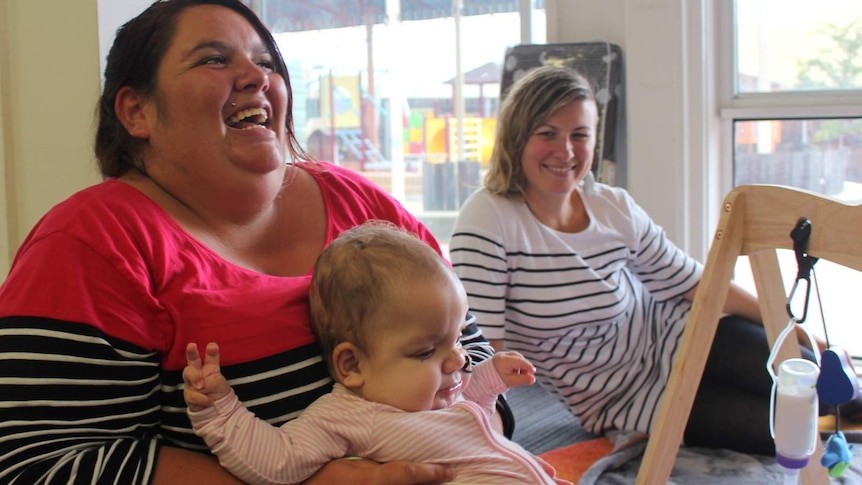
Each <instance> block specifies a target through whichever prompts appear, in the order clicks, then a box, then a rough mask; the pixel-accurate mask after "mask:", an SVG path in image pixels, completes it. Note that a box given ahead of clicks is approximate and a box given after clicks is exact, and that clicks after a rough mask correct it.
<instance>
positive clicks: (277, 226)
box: [0, 0, 491, 485]
mask: <svg viewBox="0 0 862 485" xmlns="http://www.w3.org/2000/svg"><path fill="white" fill-rule="evenodd" d="M99 108H100V109H99V120H98V121H99V126H98V132H97V135H96V157H97V159H98V161H99V167H100V169H101V172H102V174H103V175H104V177H105V181H104V182H102V183H100V184H97V185H95V186H93V187H89V188H87V189H84V190H82V191H81V192H79V193H77V194H75V195H73V196H72V197H70V198H69V199H67V200H66V201H64V202H62V203H60V204H58V205H57V206H56V207H54V208H53V209H51V210H50V211H49V212H48V213H47V214H46V215H45V216H44V217H43V218H42V220H41V221H40V222H39V223H38V225H37V226H36V227H35V228H34V229H33V231H32V232H31V233H30V235H29V236H28V237H27V239H26V240H25V241H24V243H23V244H22V246H21V248H20V249H19V251H18V253H17V255H16V257H15V259H14V262H13V264H12V268H11V271H10V273H9V275H8V277H7V279H6V280H5V283H4V284H3V286H2V287H0V483H17V484H28V485H30V484H48V483H51V484H53V483H63V484H66V483H123V484H150V485H163V484H178V483H206V484H207V485H218V484H236V483H239V482H238V481H237V479H236V478H234V477H233V476H231V475H230V474H229V473H228V472H227V471H226V470H224V469H223V468H222V467H221V466H220V465H219V464H218V462H217V461H216V460H215V459H214V458H213V457H212V456H211V455H209V453H208V451H207V449H206V445H205V444H204V443H203V441H202V440H201V439H200V438H197V437H196V436H195V435H194V433H193V432H192V428H191V424H190V422H189V419H188V416H187V415H186V406H185V403H184V401H183V389H182V375H181V372H182V370H183V367H184V366H185V347H186V343H187V342H210V341H216V342H219V343H220V344H221V345H222V348H223V349H226V348H229V349H230V350H229V351H226V352H225V355H230V356H231V358H230V359H231V360H230V361H226V362H223V363H222V364H223V367H222V371H223V372H224V375H225V376H226V377H227V378H228V380H229V381H230V382H231V384H232V385H233V386H234V388H235V390H236V393H237V395H238V396H239V397H240V398H241V399H242V400H243V401H244V402H246V403H248V404H249V406H250V408H251V409H252V411H253V412H255V413H256V414H257V415H258V416H259V417H261V418H263V419H265V420H267V421H268V422H270V423H271V424H274V425H278V424H280V423H283V422H286V421H288V420H290V419H292V418H294V417H295V416H296V415H298V414H299V413H300V412H301V411H302V410H303V409H305V407H306V406H308V404H310V403H311V402H312V401H314V400H315V399H317V398H318V397H320V396H321V395H323V394H326V393H328V392H329V391H330V389H331V388H332V380H331V379H330V377H329V375H328V373H327V368H326V364H325V363H324V362H323V360H322V359H321V350H320V348H319V347H318V344H317V342H316V341H315V339H314V336H313V334H312V332H311V328H310V325H309V316H308V288H309V282H310V279H311V274H312V267H313V266H314V263H315V260H316V259H317V257H318V255H319V254H320V253H321V251H322V249H323V248H324V247H325V246H327V245H328V244H329V243H330V242H331V241H332V240H334V239H335V238H336V237H337V236H338V235H339V234H340V233H341V232H343V231H345V230H347V229H348V228H351V227H353V226H356V225H359V224H361V223H363V222H365V221H366V220H368V219H383V220H387V221H390V222H392V223H393V224H395V225H396V226H398V227H401V228H403V229H405V230H407V231H409V232H411V233H414V234H416V235H417V236H418V237H420V238H421V239H422V240H424V241H425V242H427V243H428V244H429V245H431V246H432V247H433V248H434V249H435V250H436V251H437V252H438V253H439V252H440V249H439V246H438V245H437V243H436V242H435V240H434V238H433V236H432V235H431V233H430V232H429V231H428V230H427V229H426V228H425V227H424V226H423V225H422V224H420V223H419V222H418V221H417V220H416V219H415V218H414V217H413V216H411V215H410V214H409V213H408V212H407V211H406V210H405V209H404V208H403V207H401V205H399V204H398V203H397V202H396V201H395V200H394V199H392V198H391V197H389V196H388V195H387V194H385V193H384V192H382V191H380V190H379V189H378V188H376V187H375V186H374V185H372V184H371V183H370V182H367V181H366V180H364V179H362V178H361V177H359V176H357V175H355V174H353V173H352V172H349V171H345V170H343V169H340V168H338V167H335V166H332V165H329V164H324V163H316V162H308V161H303V160H304V158H305V156H304V154H303V152H302V149H301V148H300V147H299V145H298V143H297V140H296V138H295V131H294V126H293V118H292V113H291V108H292V96H291V89H290V82H289V78H288V73H287V70H286V69H285V64H284V61H283V59H282V57H281V54H280V53H279V51H278V48H277V46H276V44H275V42H274V41H273V38H272V36H271V34H270V33H269V32H268V31H267V29H266V28H265V27H264V25H263V24H262V23H261V21H260V20H259V19H258V18H257V17H256V16H255V14H254V13H253V12H252V11H251V10H249V9H248V8H247V7H246V6H245V4H244V3H243V2H241V1H240V0H162V1H157V2H155V3H153V4H152V5H151V6H150V7H149V8H147V9H146V10H145V11H144V12H143V13H141V14H140V15H139V16H137V17H136V18H134V19H132V20H131V21H129V22H128V23H127V24H126V25H124V26H123V27H122V28H121V29H120V30H119V31H118V33H117V37H116V40H115V42H114V45H113V47H112V48H111V51H110V54H109V55H108V60H107V67H106V70H105V86H104V90H103V93H102V96H101V100H100V105H99ZM288 157H289V158H288ZM473 330H475V326H473ZM465 347H467V348H468V351H470V352H471V355H472V357H473V358H474V359H478V360H483V359H486V358H487V357H488V356H489V355H490V353H491V350H490V346H488V345H487V341H485V340H484V339H483V338H482V337H481V335H480V334H478V333H477V332H473V333H470V334H469V335H468V336H467V338H465ZM272 389H280V390H282V389H284V390H286V391H284V392H280V393H278V394H275V395H272V394H271V391H272ZM452 477H453V473H452V471H451V470H450V469H448V468H446V467H443V466H438V465H430V464H416V463H390V464H385V465H379V464H376V463H372V462H368V461H359V460H335V461H332V462H330V463H329V465H327V466H326V467H325V468H324V469H323V470H322V471H320V472H319V473H318V474H317V475H315V476H314V477H312V478H311V479H310V480H309V482H308V483H322V484H331V483H353V484H362V483H375V484H397V485H408V484H414V483H439V482H444V481H446V480H449V479H451V478H452Z"/></svg>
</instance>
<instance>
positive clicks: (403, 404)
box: [357, 275, 469, 411]
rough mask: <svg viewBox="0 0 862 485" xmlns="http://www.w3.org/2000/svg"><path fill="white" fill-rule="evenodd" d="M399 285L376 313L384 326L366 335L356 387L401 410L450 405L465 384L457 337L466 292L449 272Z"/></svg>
mask: <svg viewBox="0 0 862 485" xmlns="http://www.w3.org/2000/svg"><path fill="white" fill-rule="evenodd" d="M417 276H418V277H417V279H416V281H413V282H409V283H406V284H404V285H399V287H398V288H397V289H396V290H395V291H394V292H393V293H392V294H391V295H390V298H391V299H390V301H391V302H394V303H395V304H393V305H392V306H393V307H392V308H390V309H385V310H383V311H382V312H381V314H380V315H379V318H383V319H384V320H383V321H384V322H385V323H383V324H382V325H381V326H382V327H383V328H384V329H385V330H382V331H380V332H379V335H374V336H372V337H371V338H370V339H369V340H370V342H369V348H368V353H367V354H368V355H367V356H366V357H365V358H364V359H363V361H362V362H361V363H360V372H361V373H362V377H363V381H364V384H363V386H362V389H361V390H357V391H358V392H359V393H360V394H361V395H362V396H363V397H364V398H365V399H367V400H369V401H374V402H379V403H383V404H388V405H390V406H394V407H397V408H399V409H403V410H404V411H427V410H431V409H441V408H445V407H449V406H451V405H453V404H454V403H455V402H456V401H457V400H458V398H459V396H460V395H461V393H462V392H463V390H464V388H465V387H466V385H467V378H468V376H469V374H467V373H464V372H462V368H463V367H464V363H465V359H466V357H465V353H464V351H463V350H462V349H461V343H460V336H461V331H462V329H463V328H464V323H465V317H466V315H467V295H466V294H465V293H464V288H463V287H462V286H461V283H460V282H459V281H458V280H457V278H456V277H455V276H454V275H447V277H446V278H443V279H441V278H431V279H422V277H421V276H420V275H417Z"/></svg>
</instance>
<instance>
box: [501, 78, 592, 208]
mask: <svg viewBox="0 0 862 485" xmlns="http://www.w3.org/2000/svg"><path fill="white" fill-rule="evenodd" d="M579 100H590V101H593V102H595V100H596V98H595V94H594V93H593V89H592V87H591V86H590V83H589V81H587V79H586V78H585V77H584V76H582V75H581V74H579V73H578V72H577V71H575V70H573V69H570V68H567V67H558V66H542V67H537V68H535V69H533V70H531V71H528V72H527V74H525V75H524V77H522V78H521V79H519V80H518V81H516V82H515V83H514V84H513V85H512V86H511V87H510V88H509V90H508V91H507V92H506V93H505V94H504V98H503V102H502V104H501V105H500V114H499V115H498V117H497V132H496V136H495V139H494V150H493V152H492V154H491V162H490V165H489V167H488V172H487V173H486V174H485V187H486V188H487V189H488V191H490V192H491V193H493V194H496V195H505V196H509V195H514V194H523V192H524V189H525V188H526V185H527V178H526V176H525V175H524V169H523V167H522V166H521V155H522V154H523V153H524V147H525V146H526V145H527V141H528V140H529V139H530V136H531V135H532V134H533V131H535V129H536V128H537V127H539V126H540V125H542V124H543V123H545V122H546V121H547V120H548V118H550V117H551V115H552V114H554V112H556V111H557V110H558V109H560V108H562V107H563V106H565V105H567V104H569V103H571V102H572V101H579Z"/></svg>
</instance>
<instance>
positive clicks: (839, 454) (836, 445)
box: [820, 431, 853, 478]
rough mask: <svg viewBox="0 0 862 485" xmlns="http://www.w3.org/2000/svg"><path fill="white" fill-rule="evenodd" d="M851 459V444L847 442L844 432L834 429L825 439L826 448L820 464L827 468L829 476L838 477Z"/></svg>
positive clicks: (848, 465)
mask: <svg viewBox="0 0 862 485" xmlns="http://www.w3.org/2000/svg"><path fill="white" fill-rule="evenodd" d="M852 459H853V445H852V444H848V443H847V438H845V437H844V433H843V432H841V431H836V432H835V434H833V435H832V436H830V437H829V439H828V440H826V450H825V451H824V452H823V456H822V457H820V464H821V465H823V466H824V467H826V468H828V469H829V476H830V477H832V478H838V477H840V476H841V475H843V474H844V472H845V471H846V470H847V468H848V467H850V463H851V461H852Z"/></svg>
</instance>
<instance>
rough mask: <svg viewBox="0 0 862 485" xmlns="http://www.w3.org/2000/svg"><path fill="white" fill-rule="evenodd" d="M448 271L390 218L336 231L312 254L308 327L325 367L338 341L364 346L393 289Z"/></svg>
mask: <svg viewBox="0 0 862 485" xmlns="http://www.w3.org/2000/svg"><path fill="white" fill-rule="evenodd" d="M450 272H451V268H449V265H448V264H447V263H446V260H444V259H443V257H442V256H440V254H438V253H437V252H436V251H435V250H434V249H433V248H431V246H429V245H428V244H426V243H425V242H424V241H422V240H421V239H419V238H418V237H416V236H415V235H414V234H412V233H409V232H407V231H405V230H403V229H400V228H398V227H397V226H395V225H394V224H391V223H389V222H384V221H369V222H366V223H365V224H362V225H360V226H356V227H354V228H352V229H349V230H347V231H344V232H343V233H342V234H341V235H339V236H338V237H337V238H336V239H335V240H334V241H333V242H332V244H330V245H329V246H328V247H326V248H325V249H324V250H323V252H322V253H321V254H320V257H319V258H318V259H317V263H316V265H315V269H314V275H313V276H312V278H311V288H310V290H309V306H310V312H311V327H312V331H313V332H314V334H315V336H316V337H317V339H318V341H319V343H320V346H321V347H322V349H323V357H324V359H325V361H326V363H327V365H328V366H329V367H330V372H331V373H332V370H333V369H332V352H333V350H334V349H335V347H336V346H337V345H338V344H340V343H342V342H350V343H353V344H354V345H356V346H357V347H358V348H359V349H360V350H363V351H366V350H367V348H368V345H369V342H370V339H371V336H372V335H373V334H374V333H375V331H376V330H379V329H380V326H381V325H380V324H381V323H384V322H379V321H378V319H377V318H376V316H377V315H378V314H379V312H380V311H381V309H383V308H387V305H390V304H391V298H390V296H389V295H391V294H392V293H393V292H394V289H395V288H398V287H400V286H401V285H403V284H404V282H405V281H408V280H411V279H414V278H415V279H419V278H423V279H435V278H440V277H445V276H446V275H447V274H448V273H450ZM333 375H334V373H333Z"/></svg>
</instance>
